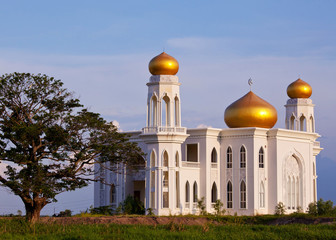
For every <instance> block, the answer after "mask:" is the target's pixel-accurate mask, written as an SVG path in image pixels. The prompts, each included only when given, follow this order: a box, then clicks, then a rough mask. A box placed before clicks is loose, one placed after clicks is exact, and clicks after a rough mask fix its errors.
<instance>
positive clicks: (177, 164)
mask: <svg viewBox="0 0 336 240" xmlns="http://www.w3.org/2000/svg"><path fill="white" fill-rule="evenodd" d="M179 162H180V160H179V154H178V152H176V154H175V167H179V166H180V164H179Z"/></svg>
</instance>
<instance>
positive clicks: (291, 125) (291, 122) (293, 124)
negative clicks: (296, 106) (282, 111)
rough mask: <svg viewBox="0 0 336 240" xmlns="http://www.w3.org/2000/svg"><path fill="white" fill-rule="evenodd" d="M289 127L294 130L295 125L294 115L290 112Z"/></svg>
mask: <svg viewBox="0 0 336 240" xmlns="http://www.w3.org/2000/svg"><path fill="white" fill-rule="evenodd" d="M289 129H291V130H296V127H295V116H294V114H292V116H291V117H290V119H289Z"/></svg>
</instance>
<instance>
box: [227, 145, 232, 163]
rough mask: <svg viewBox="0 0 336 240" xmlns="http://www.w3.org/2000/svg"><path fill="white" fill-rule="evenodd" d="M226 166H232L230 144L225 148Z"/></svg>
mask: <svg viewBox="0 0 336 240" xmlns="http://www.w3.org/2000/svg"><path fill="white" fill-rule="evenodd" d="M226 167H227V168H232V148H231V147H230V146H229V147H228V148H227V150H226Z"/></svg>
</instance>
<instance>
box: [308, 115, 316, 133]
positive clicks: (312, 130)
mask: <svg viewBox="0 0 336 240" xmlns="http://www.w3.org/2000/svg"><path fill="white" fill-rule="evenodd" d="M309 122H310V131H311V132H315V124H314V118H313V116H310V119H309Z"/></svg>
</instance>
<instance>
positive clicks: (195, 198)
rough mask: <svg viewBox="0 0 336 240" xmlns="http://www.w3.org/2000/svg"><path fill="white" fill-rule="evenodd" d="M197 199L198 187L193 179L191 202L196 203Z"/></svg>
mask: <svg viewBox="0 0 336 240" xmlns="http://www.w3.org/2000/svg"><path fill="white" fill-rule="evenodd" d="M197 199H198V188H197V183H196V181H195V182H194V186H193V202H194V203H197Z"/></svg>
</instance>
